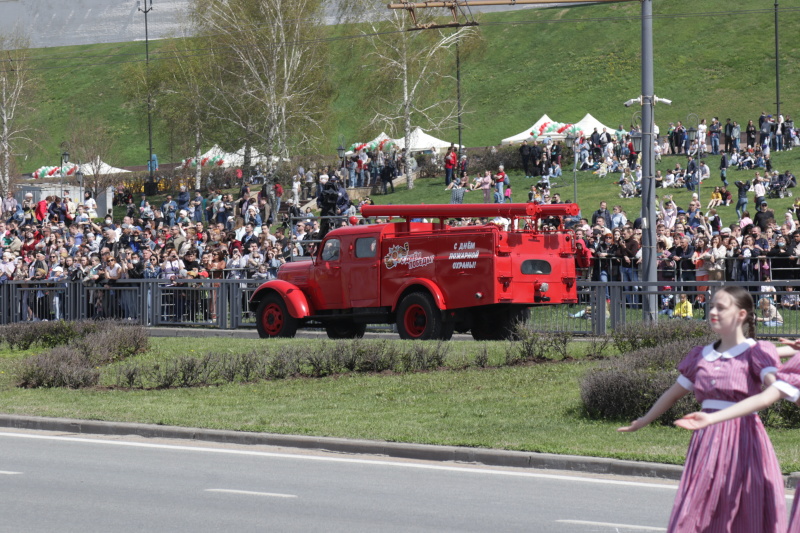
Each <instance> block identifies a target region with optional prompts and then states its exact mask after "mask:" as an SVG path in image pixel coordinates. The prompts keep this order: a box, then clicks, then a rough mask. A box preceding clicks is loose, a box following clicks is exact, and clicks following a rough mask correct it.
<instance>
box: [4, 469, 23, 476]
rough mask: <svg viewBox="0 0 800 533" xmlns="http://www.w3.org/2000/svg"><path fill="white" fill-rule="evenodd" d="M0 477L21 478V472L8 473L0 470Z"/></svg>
mask: <svg viewBox="0 0 800 533" xmlns="http://www.w3.org/2000/svg"><path fill="white" fill-rule="evenodd" d="M0 475H2V476H21V475H22V472H8V471H6V470H0Z"/></svg>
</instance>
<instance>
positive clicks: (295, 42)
mask: <svg viewBox="0 0 800 533" xmlns="http://www.w3.org/2000/svg"><path fill="white" fill-rule="evenodd" d="M321 8H322V2H321V0H203V1H195V2H193V4H192V6H191V12H192V16H193V22H194V25H195V27H196V29H197V31H198V34H199V35H200V37H201V39H203V41H204V42H205V43H206V46H209V45H210V47H211V49H212V52H211V54H212V55H211V57H212V59H211V65H210V68H208V69H206V70H205V71H204V74H205V75H206V80H207V82H208V83H209V84H210V85H212V86H213V87H214V93H213V97H212V98H210V99H208V101H207V104H208V106H209V109H210V111H211V113H212V114H213V115H214V118H215V119H216V120H220V121H226V122H228V123H229V124H231V125H232V126H234V127H235V128H236V129H238V131H239V132H241V135H242V137H243V140H244V141H245V144H246V145H252V146H253V147H254V148H256V149H257V150H259V151H260V152H261V153H262V154H264V155H265V156H267V158H268V159H267V161H268V164H270V163H271V161H272V156H277V157H281V158H283V157H288V156H289V154H290V152H292V151H294V150H297V149H298V148H301V147H303V146H308V145H311V144H312V143H314V142H316V141H317V140H318V139H319V138H320V137H321V135H322V133H323V131H324V129H323V124H324V117H325V112H326V111H327V101H328V95H329V88H328V83H327V80H326V77H325V72H324V69H323V66H324V63H323V61H324V58H325V45H324V43H322V42H321V41H320V35H321V33H322V30H321V29H320V26H321V24H320V21H321V18H320V17H321V13H322V10H321Z"/></svg>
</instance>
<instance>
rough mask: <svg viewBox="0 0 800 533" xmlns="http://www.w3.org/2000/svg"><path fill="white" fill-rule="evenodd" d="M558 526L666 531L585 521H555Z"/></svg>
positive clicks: (657, 528)
mask: <svg viewBox="0 0 800 533" xmlns="http://www.w3.org/2000/svg"><path fill="white" fill-rule="evenodd" d="M556 522H558V523H559V524H575V525H579V526H601V527H613V528H617V529H618V530H619V529H633V530H634V531H666V530H667V528H664V527H650V526H634V525H630V524H610V523H608V522H588V521H586V520H556Z"/></svg>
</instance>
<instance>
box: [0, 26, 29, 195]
mask: <svg viewBox="0 0 800 533" xmlns="http://www.w3.org/2000/svg"><path fill="white" fill-rule="evenodd" d="M28 45H29V43H28V40H27V39H26V38H25V37H22V36H20V35H14V36H11V37H5V36H0V54H2V57H0V195H2V197H3V198H5V195H6V193H7V192H8V190H9V189H8V188H9V182H10V179H11V164H12V161H13V159H14V150H15V149H16V148H17V147H18V146H20V145H22V144H25V143H28V142H31V143H32V142H33V141H32V140H31V138H30V137H29V134H30V132H31V129H30V128H28V127H27V126H26V125H25V124H24V122H23V120H22V117H21V115H22V113H23V111H24V110H25V109H26V106H28V105H29V103H30V96H31V92H32V90H33V78H32V76H31V75H30V71H29V70H28V69H29V66H28Z"/></svg>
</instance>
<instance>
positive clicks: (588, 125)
mask: <svg viewBox="0 0 800 533" xmlns="http://www.w3.org/2000/svg"><path fill="white" fill-rule="evenodd" d="M575 125H576V126H577V127H578V128H579V129H581V130H583V134H584V135H591V134H592V133H593V132H594V129H595V128H597V133H603V128H605V129H606V131H608V133H613V132H614V131H615V130H616V128H609V127H608V126H606V125H605V124H603V123H602V122H600V121H599V120H597V119H596V118H594V117H593V116H592V115H591V114H590V113H586V116H585V117H583V118H582V119H581V120H580V121H578V122H576V123H575Z"/></svg>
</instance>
